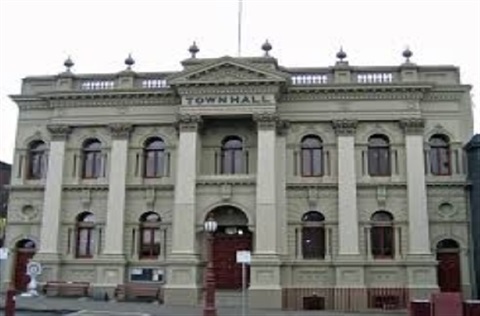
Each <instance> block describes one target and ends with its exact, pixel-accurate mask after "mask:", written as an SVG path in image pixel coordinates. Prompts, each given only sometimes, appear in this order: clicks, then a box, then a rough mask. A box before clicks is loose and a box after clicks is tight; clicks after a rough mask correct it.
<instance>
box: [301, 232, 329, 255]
mask: <svg viewBox="0 0 480 316" xmlns="http://www.w3.org/2000/svg"><path fill="white" fill-rule="evenodd" d="M302 255H303V258H304V259H323V258H324V257H325V230H324V229H323V227H303V228H302Z"/></svg>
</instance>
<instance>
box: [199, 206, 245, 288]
mask: <svg viewBox="0 0 480 316" xmlns="http://www.w3.org/2000/svg"><path fill="white" fill-rule="evenodd" d="M208 217H213V218H214V219H215V221H216V222H217V223H218V228H217V231H216V232H215V234H214V240H213V261H214V269H215V284H216V287H217V289H239V288H241V287H242V266H241V265H240V264H239V263H237V262H236V254H237V251H239V250H250V251H251V250H252V232H251V231H250V230H249V228H248V218H247V216H246V215H245V213H244V212H243V211H241V210H240V209H239V208H237V207H234V206H230V205H225V206H219V207H216V208H215V209H213V210H212V211H210V212H209V213H208V214H207V218H208ZM249 276H250V270H249V268H248V267H247V284H248V283H249V281H248V280H250V277H249Z"/></svg>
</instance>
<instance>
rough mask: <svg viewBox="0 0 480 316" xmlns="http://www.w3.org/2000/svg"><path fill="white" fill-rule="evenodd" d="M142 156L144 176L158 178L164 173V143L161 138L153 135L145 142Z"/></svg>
mask: <svg viewBox="0 0 480 316" xmlns="http://www.w3.org/2000/svg"><path fill="white" fill-rule="evenodd" d="M143 157H144V162H143V166H144V168H143V170H144V176H145V178H159V177H162V176H164V175H165V143H164V142H163V140H162V139H161V138H158V137H153V138H150V139H148V140H147V141H146V142H145V146H144V148H143Z"/></svg>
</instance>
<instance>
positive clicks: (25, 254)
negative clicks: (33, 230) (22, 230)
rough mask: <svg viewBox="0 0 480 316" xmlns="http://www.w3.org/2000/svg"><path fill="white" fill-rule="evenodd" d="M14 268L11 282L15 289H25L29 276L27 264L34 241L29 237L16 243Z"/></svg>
mask: <svg viewBox="0 0 480 316" xmlns="http://www.w3.org/2000/svg"><path fill="white" fill-rule="evenodd" d="M15 248H16V251H15V252H16V254H15V268H14V271H13V273H14V275H13V284H14V285H15V289H16V290H17V291H26V290H27V284H28V282H30V277H29V276H28V275H27V264H28V262H29V261H30V259H32V257H33V255H34V254H35V243H34V242H33V241H31V240H29V239H22V240H20V241H19V242H18V243H17V244H16V247H15Z"/></svg>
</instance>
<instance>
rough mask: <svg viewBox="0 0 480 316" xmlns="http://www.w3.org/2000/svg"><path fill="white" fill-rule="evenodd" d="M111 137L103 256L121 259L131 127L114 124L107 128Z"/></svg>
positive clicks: (123, 124)
mask: <svg viewBox="0 0 480 316" xmlns="http://www.w3.org/2000/svg"><path fill="white" fill-rule="evenodd" d="M108 127H109V130H110V133H111V136H112V152H111V156H112V157H113V159H112V161H111V165H110V172H109V186H108V202H107V203H108V204H107V221H106V226H105V247H104V249H103V255H105V256H114V257H115V256H116V257H118V258H119V259H120V258H122V259H123V254H124V249H123V238H119V236H123V232H124V213H125V182H126V175H127V157H128V138H129V136H130V132H131V131H132V126H131V125H130V124H125V123H114V124H111V125H109V126H108Z"/></svg>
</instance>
